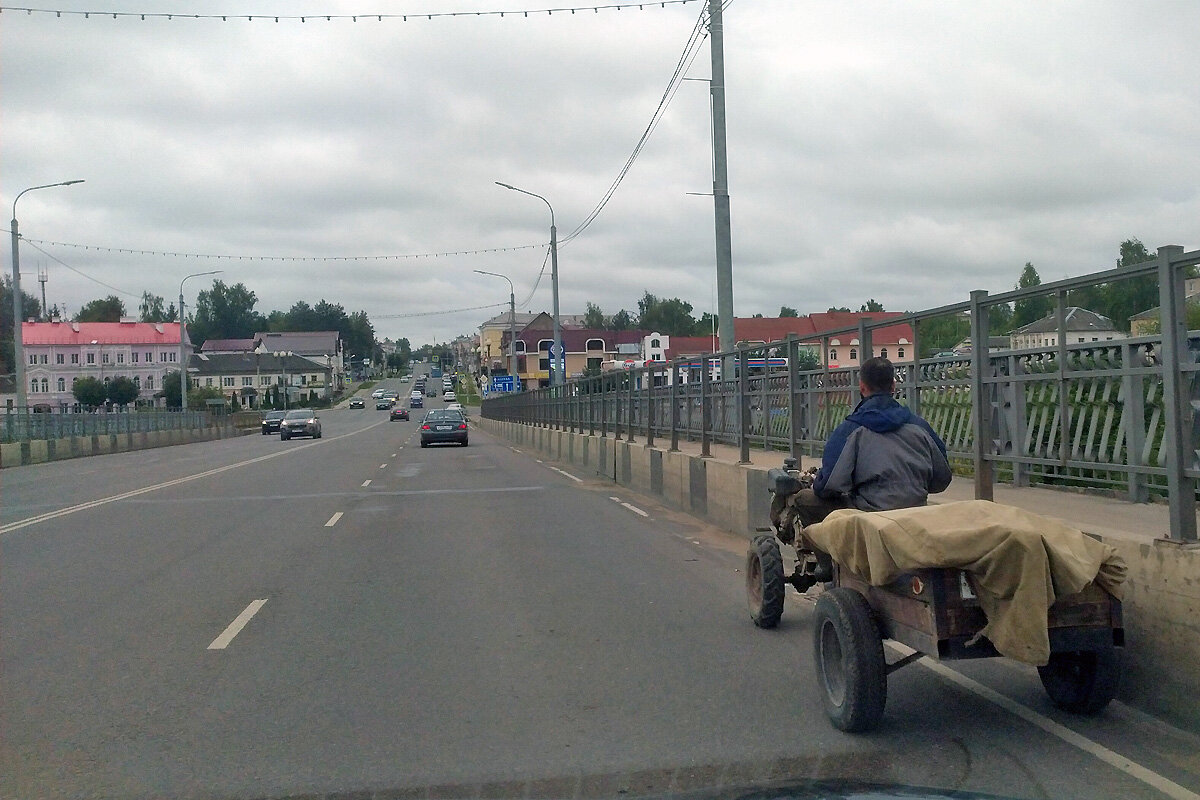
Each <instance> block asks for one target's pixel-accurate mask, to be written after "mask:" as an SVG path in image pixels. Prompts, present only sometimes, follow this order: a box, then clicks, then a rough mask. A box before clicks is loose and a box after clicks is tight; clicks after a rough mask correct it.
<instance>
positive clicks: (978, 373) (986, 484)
mask: <svg viewBox="0 0 1200 800" xmlns="http://www.w3.org/2000/svg"><path fill="white" fill-rule="evenodd" d="M987 294H988V293H987V292H985V291H983V290H976V291H973V292H971V411H972V415H973V417H974V422H975V432H974V433H975V435H974V436H973V437H972V439H973V441H972V443H971V452H972V461H973V462H974V467H975V499H976V500H991V499H992V462H991V461H990V460H989V459H988V458H987V457H986V456H987V445H988V443H989V442H990V440H991V430H992V425H991V413H990V412H991V404H990V403H989V402H988V399H987V397H986V395H985V392H987V391H988V388H989V385H988V384H986V383H984V380H983V377H984V373H985V372H986V371H987V347H986V345H985V346H984V347H979V346H978V344H977V343H978V342H986V341H987V331H988V309H987V306H985V305H983V302H984V300H985V299H986V298H987Z"/></svg>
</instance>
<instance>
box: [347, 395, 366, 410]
mask: <svg viewBox="0 0 1200 800" xmlns="http://www.w3.org/2000/svg"><path fill="white" fill-rule="evenodd" d="M350 407H351V408H366V407H367V404H366V403H365V402H364V401H363V399H362V398H361V397H351V398H350Z"/></svg>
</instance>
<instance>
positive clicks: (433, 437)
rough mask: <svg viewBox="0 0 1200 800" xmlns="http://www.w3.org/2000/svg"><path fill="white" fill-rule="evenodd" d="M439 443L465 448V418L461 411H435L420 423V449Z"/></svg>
mask: <svg viewBox="0 0 1200 800" xmlns="http://www.w3.org/2000/svg"><path fill="white" fill-rule="evenodd" d="M440 442H455V443H457V444H461V445H462V446H463V447H466V446H467V418H466V417H465V416H463V413H462V412H461V411H452V410H445V409H437V410H434V411H430V412H429V413H428V414H426V415H425V419H423V420H422V421H421V447H428V446H429V445H431V444H438V443H440Z"/></svg>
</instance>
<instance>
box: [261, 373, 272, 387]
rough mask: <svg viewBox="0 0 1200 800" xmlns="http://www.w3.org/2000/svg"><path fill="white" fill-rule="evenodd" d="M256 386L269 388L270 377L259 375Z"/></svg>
mask: <svg viewBox="0 0 1200 800" xmlns="http://www.w3.org/2000/svg"><path fill="white" fill-rule="evenodd" d="M258 385H259V386H270V385H271V376H270V375H260V376H259V378H258Z"/></svg>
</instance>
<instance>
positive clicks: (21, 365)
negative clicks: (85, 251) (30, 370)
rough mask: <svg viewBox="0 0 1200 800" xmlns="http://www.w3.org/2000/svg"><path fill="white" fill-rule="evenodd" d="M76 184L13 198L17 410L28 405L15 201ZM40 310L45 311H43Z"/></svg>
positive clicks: (80, 181) (33, 187)
mask: <svg viewBox="0 0 1200 800" xmlns="http://www.w3.org/2000/svg"><path fill="white" fill-rule="evenodd" d="M77 183H83V180H82V179H81V180H74V181H62V182H60V183H47V184H45V185H44V186H30V187H29V188H28V189H22V190H21V191H20V192H18V193H17V196H16V197H15V198H13V210H12V222H10V223H9V228H10V229H11V231H12V293H13V378H14V379H15V380H16V382H17V409H18V410H19V409H22V408H26V407H27V406H28V405H29V394H28V387H26V386H25V352H24V349H25V348H24V341H23V336H24V332H23V331H22V330H21V319H22V317H23V316H24V313H25V312H24V311H22V310H21V256H20V241H21V234H20V233H18V231H17V201H18V200H20V199H21V195H23V194H25V192H32V191H34V190H35V189H50V188H53V187H55V186H73V185H75V184H77ZM42 310H43V311H45V309H42Z"/></svg>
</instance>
